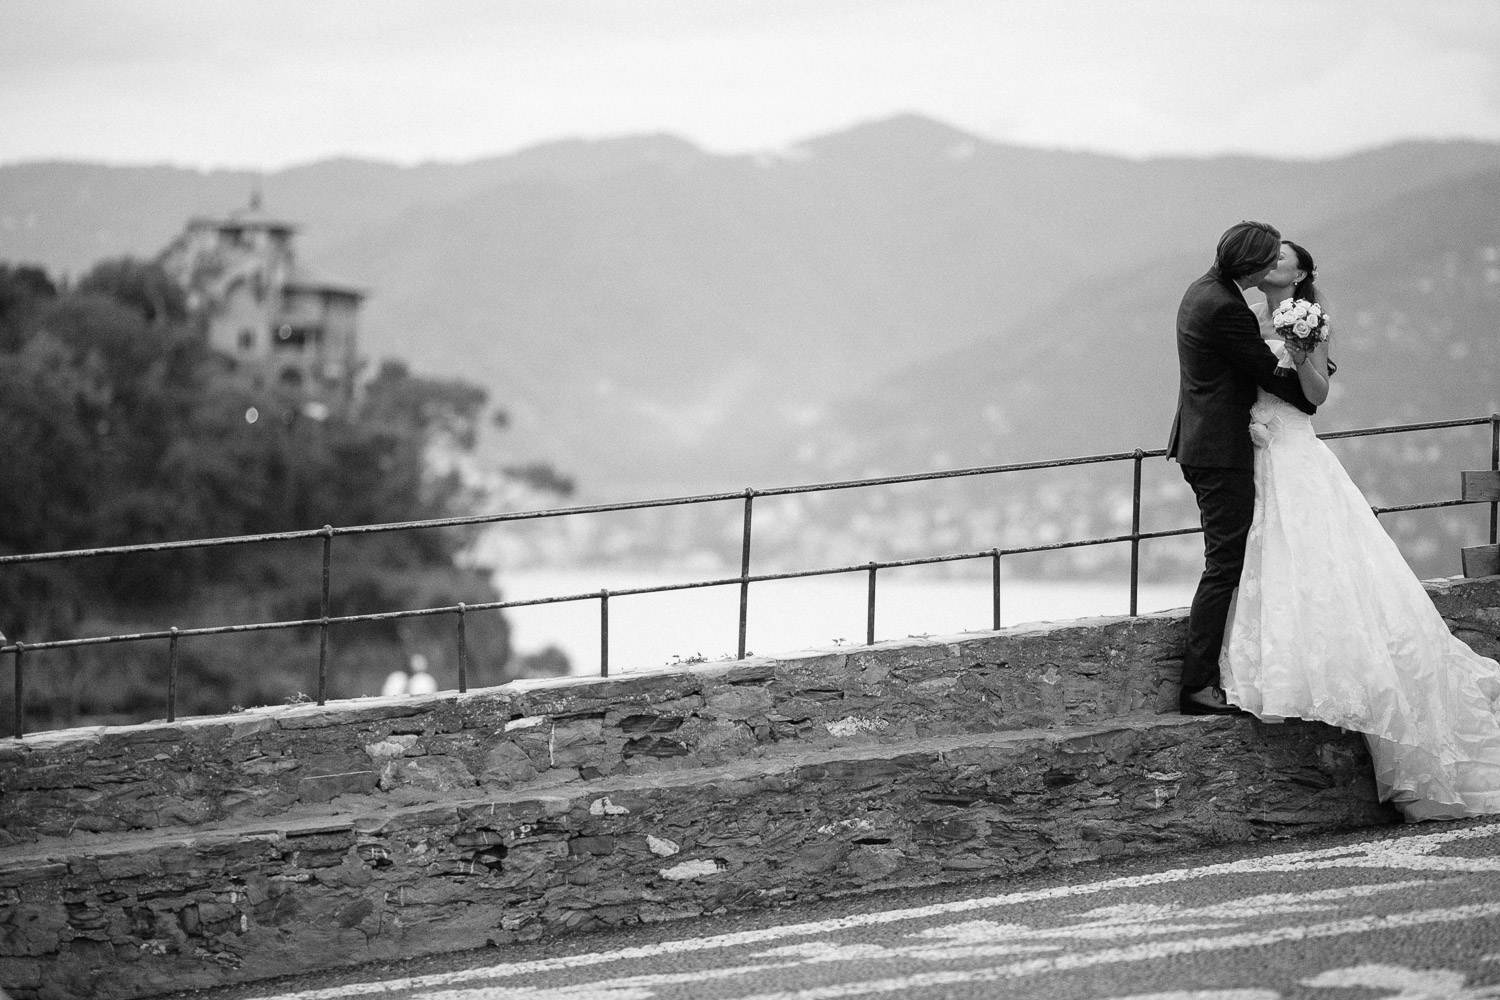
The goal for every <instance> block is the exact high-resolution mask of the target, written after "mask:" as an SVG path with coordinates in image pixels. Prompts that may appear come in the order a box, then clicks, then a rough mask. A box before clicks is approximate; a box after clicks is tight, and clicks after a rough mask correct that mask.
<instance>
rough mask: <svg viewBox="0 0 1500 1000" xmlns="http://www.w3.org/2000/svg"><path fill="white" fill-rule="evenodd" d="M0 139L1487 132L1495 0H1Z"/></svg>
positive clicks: (143, 153)
mask: <svg viewBox="0 0 1500 1000" xmlns="http://www.w3.org/2000/svg"><path fill="white" fill-rule="evenodd" d="M7 20H8V24H7V29H8V30H7V32H6V33H5V35H4V36H3V37H0V115H3V117H4V120H5V121H6V122H7V125H8V127H7V129H6V130H5V132H4V133H3V134H0V161H13V160H17V159H26V158H38V157H44V156H66V157H88V158H94V159H107V160H116V161H132V162H140V161H161V160H172V161H177V162H183V163H190V164H198V165H214V164H220V165H222V164H242V165H260V166H266V167H274V166H281V165H285V164H287V163H290V162H299V161H305V160H310V159H315V158H321V157H326V156H329V155H335V154H355V155H364V156H370V157H377V158H383V159H391V160H395V161H398V162H413V161H417V160H423V159H433V158H437V159H467V158H473V157H477V156H482V155H487V154H492V153H498V152H507V151H511V150H514V149H517V148H520V147H522V146H526V145H530V144H534V143H537V142H540V141H545V140H549V139H554V138H562V137H566V136H574V135H579V136H600V135H613V134H624V133H635V132H662V131H665V132H672V133H675V134H678V135H681V136H683V137H684V138H688V139H690V140H692V141H695V142H698V143H700V144H702V145H705V146H707V147H708V148H710V149H714V150H716V151H746V150H754V149H761V148H768V147H777V146H782V145H785V144H787V143H790V142H792V141H795V140H798V139H801V138H804V137H806V136H808V135H812V134H815V133H818V132H823V131H827V130H830V129H836V128H842V127H846V126H848V125H850V124H853V123H855V122H858V121H862V120H868V119H871V118H878V117H884V116H887V115H889V114H892V113H895V112H898V111H906V110H915V111H919V112H922V113H925V114H929V115H932V116H934V117H937V118H940V119H943V120H946V121H949V122H951V123H952V124H954V125H957V126H959V127H961V128H965V129H968V130H970V131H973V132H976V133H978V134H982V135H988V136H991V137H995V138H1003V139H1008V140H1010V141H1014V142H1019V143H1025V144H1032V145H1044V146H1063V147H1070V148H1088V149H1098V150H1104V151H1111V152H1117V153H1124V154H1127V155H1135V156H1145V155H1155V154H1163V153H1196V154H1203V153H1214V152H1220V151H1224V150H1249V151H1257V152H1260V153H1264V154H1266V155H1276V156H1283V155H1285V156H1322V155H1332V154H1335V153H1339V152H1344V151H1348V150H1351V149H1356V148H1361V147H1366V146H1372V145H1377V144H1380V143H1384V142H1388V141H1390V140H1391V139H1393V138H1398V137H1403V136H1443V137H1446V136H1470V137H1475V138H1485V139H1490V140H1500V70H1497V66H1500V5H1497V4H1494V3H1492V0H1451V2H1448V3H1444V4H1437V5H1420V7H1419V8H1418V7H1417V6H1416V5H1411V4H1409V3H1406V2H1397V0H1390V2H1353V0H1265V2H1263V3H1262V4H1260V5H1257V6H1256V7H1254V8H1245V7H1243V6H1240V5H1223V4H1214V5H1206V4H1202V3H1199V2H1197V0H1193V2H1188V0H1136V2H1132V3H1128V4H1122V3H1118V2H1116V0H1073V2H1071V3H1056V2H1052V0H1018V2H1013V3H1004V4H996V3H993V2H990V0H760V2H755V3H749V2H739V0H725V2H713V3H703V2H701V0H507V2H504V3H492V2H487V0H427V2H421V3H419V2H415V0H361V2H353V0H320V2H319V3H315V4H308V3H305V2H300V0H256V2H252V0H224V2H216V3H212V4H204V3H201V2H200V0H134V2H129V3H120V2H116V0H73V2H70V3H56V2H55V0H11V2H10V4H8V6H7Z"/></svg>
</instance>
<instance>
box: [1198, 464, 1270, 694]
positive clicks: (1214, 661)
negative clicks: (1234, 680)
mask: <svg viewBox="0 0 1500 1000" xmlns="http://www.w3.org/2000/svg"><path fill="white" fill-rule="evenodd" d="M1182 477H1183V478H1184V479H1186V480H1187V482H1188V485H1189V486H1191V487H1192V488H1193V494H1194V495H1195V496H1196V497H1197V498H1198V513H1199V516H1200V518H1201V521H1202V524H1203V576H1202V578H1201V579H1200V580H1199V581H1198V590H1197V592H1196V593H1194V594H1193V606H1192V609H1191V610H1190V611H1189V613H1188V635H1187V649H1186V651H1185V652H1184V653H1183V657H1182V686H1183V688H1184V689H1185V690H1194V689H1196V688H1201V687H1208V686H1209V685H1217V684H1218V683H1219V649H1220V647H1222V646H1223V645H1224V626H1225V625H1226V623H1227V622H1228V620H1229V605H1230V603H1231V602H1232V601H1233V599H1234V590H1235V588H1236V587H1238V586H1239V583H1240V570H1241V569H1243V568H1244V565H1245V539H1246V537H1247V536H1248V535H1249V534H1250V520H1251V518H1252V517H1253V516H1254V513H1255V473H1254V472H1253V471H1252V470H1250V469H1218V468H1210V467H1208V466H1201V465H1184V466H1183V467H1182Z"/></svg>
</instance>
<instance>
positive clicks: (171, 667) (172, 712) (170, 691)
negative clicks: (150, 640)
mask: <svg viewBox="0 0 1500 1000" xmlns="http://www.w3.org/2000/svg"><path fill="white" fill-rule="evenodd" d="M167 721H168V722H176V721H177V626H176V625H173V626H172V638H171V640H170V641H169V642H168V643H167Z"/></svg>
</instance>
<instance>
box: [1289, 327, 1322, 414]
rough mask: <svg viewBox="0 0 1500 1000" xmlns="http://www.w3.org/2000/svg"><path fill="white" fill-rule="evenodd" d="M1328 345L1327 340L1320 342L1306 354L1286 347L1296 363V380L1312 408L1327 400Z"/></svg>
mask: <svg viewBox="0 0 1500 1000" xmlns="http://www.w3.org/2000/svg"><path fill="white" fill-rule="evenodd" d="M1329 339H1330V340H1331V339H1332V337H1331V336H1330V338H1329ZM1328 344H1329V341H1328V340H1324V341H1321V342H1319V343H1318V345H1317V346H1316V347H1314V348H1313V349H1312V350H1311V351H1309V352H1307V353H1306V354H1303V353H1302V352H1301V351H1298V350H1296V349H1295V348H1293V347H1291V346H1290V345H1288V346H1287V350H1288V351H1290V352H1291V355H1292V360H1293V361H1295V362H1297V379H1298V381H1300V382H1301V383H1302V394H1303V395H1304V396H1306V397H1307V401H1308V402H1309V403H1311V404H1313V405H1314V406H1322V405H1323V403H1324V402H1325V401H1326V400H1327V399H1328Z"/></svg>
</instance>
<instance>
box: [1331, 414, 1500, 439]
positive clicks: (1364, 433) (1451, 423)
mask: <svg viewBox="0 0 1500 1000" xmlns="http://www.w3.org/2000/svg"><path fill="white" fill-rule="evenodd" d="M1490 421H1491V418H1490V417H1462V418H1460V419H1458V420H1430V421H1428V422H1426V423H1421V424H1392V425H1391V426H1389V427H1362V428H1360V429H1359V430H1353V431H1329V432H1328V433H1326V434H1319V435H1318V437H1319V438H1320V439H1322V440H1324V441H1331V440H1333V439H1335V438H1352V437H1371V436H1374V435H1377V434H1402V433H1405V432H1406V431H1435V430H1442V429H1444V428H1447V427H1477V426H1479V425H1480V424H1488V423H1490Z"/></svg>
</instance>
